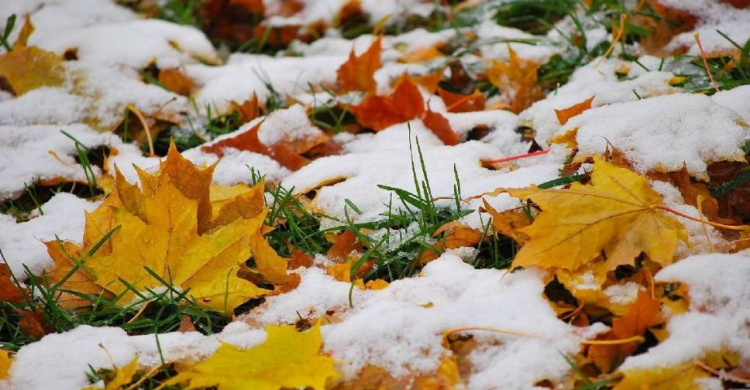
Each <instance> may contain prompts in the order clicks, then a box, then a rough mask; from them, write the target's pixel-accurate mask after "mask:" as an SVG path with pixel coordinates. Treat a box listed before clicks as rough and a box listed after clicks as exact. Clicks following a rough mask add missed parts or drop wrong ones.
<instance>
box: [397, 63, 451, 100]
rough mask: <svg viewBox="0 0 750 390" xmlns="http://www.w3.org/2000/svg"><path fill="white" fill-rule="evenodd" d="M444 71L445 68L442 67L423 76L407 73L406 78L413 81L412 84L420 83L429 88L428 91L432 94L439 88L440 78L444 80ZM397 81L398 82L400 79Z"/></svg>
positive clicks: (426, 88)
mask: <svg viewBox="0 0 750 390" xmlns="http://www.w3.org/2000/svg"><path fill="white" fill-rule="evenodd" d="M444 71H445V68H441V69H438V70H436V71H434V72H432V73H428V74H425V75H421V76H412V75H409V74H407V75H406V78H407V79H408V80H409V81H411V82H412V84H415V85H419V86H421V87H422V88H424V89H425V90H427V92H429V93H430V94H433V93H435V91H436V90H437V89H438V85H439V84H440V80H442V78H443V72H444ZM402 77H403V76H402ZM399 80H400V79H399ZM396 82H398V80H397V81H396Z"/></svg>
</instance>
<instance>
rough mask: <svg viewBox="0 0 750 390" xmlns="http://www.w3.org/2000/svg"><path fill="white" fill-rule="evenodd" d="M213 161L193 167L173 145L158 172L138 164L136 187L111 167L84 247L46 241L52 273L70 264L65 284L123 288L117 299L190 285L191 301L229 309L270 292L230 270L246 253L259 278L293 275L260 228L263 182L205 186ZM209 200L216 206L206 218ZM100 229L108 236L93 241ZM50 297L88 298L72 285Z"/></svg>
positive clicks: (108, 290) (76, 302) (69, 303)
mask: <svg viewBox="0 0 750 390" xmlns="http://www.w3.org/2000/svg"><path fill="white" fill-rule="evenodd" d="M213 167H214V166H211V167H208V168H202V169H201V168H197V167H195V166H194V165H192V163H190V162H189V161H187V160H186V159H184V158H183V157H182V156H181V155H180V154H179V153H178V152H177V151H176V149H175V148H174V147H172V148H171V149H170V152H169V154H168V156H167V160H166V161H165V162H163V163H162V164H161V170H160V171H159V172H157V173H155V174H150V173H147V172H145V171H142V170H138V174H139V177H140V179H141V185H142V187H143V190H141V189H139V188H138V187H137V186H135V185H133V184H130V183H128V182H126V181H125V179H124V178H123V177H122V175H121V174H120V173H119V171H116V173H115V179H114V191H113V192H112V193H111V194H110V196H109V197H108V198H107V199H106V200H105V201H104V202H103V203H102V205H101V206H100V207H99V208H97V209H96V210H94V211H93V212H92V213H89V214H87V215H86V227H85V230H84V239H83V246H80V245H77V244H74V243H71V242H62V243H58V242H48V243H47V250H48V253H49V254H50V256H51V257H52V258H53V260H54V261H55V267H54V268H53V269H52V270H50V271H48V276H49V278H50V280H52V281H60V280H62V279H63V278H64V277H65V276H66V275H68V274H69V273H71V271H73V270H74V268H78V270H77V271H75V272H73V274H72V275H71V277H70V278H69V279H68V280H66V281H65V282H64V284H63V288H64V289H67V290H72V291H77V292H81V293H84V294H89V295H94V296H96V295H98V294H101V293H104V294H108V295H109V294H114V295H122V299H123V302H128V301H131V300H133V299H134V298H135V297H136V293H135V292H136V291H145V290H148V289H153V288H157V287H160V286H161V285H162V284H163V281H167V282H168V283H170V284H172V285H174V286H176V287H177V288H181V289H183V290H184V289H188V288H189V289H190V293H189V295H190V296H191V297H192V298H194V299H195V300H196V301H197V302H198V303H200V304H202V305H205V306H208V307H211V308H213V309H217V310H223V311H225V312H227V313H231V311H232V310H233V309H234V308H235V307H236V306H238V305H239V304H241V303H243V302H245V301H246V300H248V299H249V298H252V297H255V296H258V295H261V294H264V293H266V292H268V291H267V290H264V289H261V288H259V287H257V286H255V285H254V284H253V283H251V282H249V281H247V280H244V279H242V278H240V277H239V276H238V275H237V272H238V270H239V269H240V267H241V266H244V262H245V261H246V260H247V259H248V258H250V256H251V253H252V255H253V257H254V261H255V264H256V265H257V271H258V272H259V273H260V274H261V276H262V277H263V278H264V280H265V281H267V282H269V283H273V284H285V283H292V282H294V281H296V279H297V276H296V275H291V276H290V275H287V273H286V264H287V260H286V259H285V258H282V257H280V256H278V255H277V254H276V252H275V251H274V250H273V248H271V246H270V245H269V244H268V242H266V240H265V238H264V237H263V229H262V228H263V223H264V221H265V218H266V215H267V213H268V209H267V208H266V207H265V204H264V199H263V188H264V184H263V183H262V182H261V183H258V184H257V185H256V186H254V187H252V188H249V187H245V188H237V187H236V186H235V187H233V188H222V187H220V186H211V184H210V183H211V174H212V173H213ZM211 188H213V189H214V190H215V191H216V194H215V195H214V196H213V198H214V200H215V201H216V202H217V204H216V205H214V204H212V202H211V198H212V196H211V193H210V191H211ZM202 205H205V206H204V207H202ZM214 206H215V207H216V209H217V210H218V211H217V212H216V218H211V216H212V214H213V210H212V209H213V207H214ZM201 224H204V225H205V226H206V227H204V228H201ZM107 234H111V236H110V237H109V239H107V240H104V241H103V244H101V243H100V242H101V241H102V240H103V238H105V236H106V235H107ZM97 245H100V246H97ZM94 248H96V250H95V251H94V250H93V249H94ZM147 269H148V270H147ZM154 275H156V276H154ZM160 279H161V280H160ZM123 281H124V282H123ZM128 285H129V286H130V287H128ZM132 290H135V291H132ZM57 299H58V300H59V301H60V303H61V304H62V305H64V306H65V307H69V308H80V307H82V306H86V305H87V304H89V302H88V301H87V300H86V299H84V298H82V297H79V296H76V295H73V294H65V293H63V294H61V295H60V296H58V297H57Z"/></svg>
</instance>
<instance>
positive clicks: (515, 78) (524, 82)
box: [487, 45, 544, 113]
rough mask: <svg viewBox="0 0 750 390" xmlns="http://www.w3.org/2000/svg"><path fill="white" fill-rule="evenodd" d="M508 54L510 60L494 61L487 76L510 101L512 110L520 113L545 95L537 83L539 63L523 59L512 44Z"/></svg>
mask: <svg viewBox="0 0 750 390" xmlns="http://www.w3.org/2000/svg"><path fill="white" fill-rule="evenodd" d="M508 55H509V57H510V58H509V59H508V62H500V61H492V67H491V68H490V69H488V70H487V78H488V79H489V80H490V82H491V83H492V85H494V86H496V87H498V89H500V92H501V93H502V94H503V96H504V97H505V98H506V99H507V100H508V101H509V102H510V109H511V111H513V112H515V113H520V112H521V111H523V110H524V109H526V108H527V107H529V106H531V104H532V103H534V102H535V101H537V100H539V99H541V98H542V97H543V96H544V95H543V94H542V89H541V87H539V85H538V84H537V83H536V77H537V74H536V72H537V69H538V68H539V65H538V64H537V63H536V62H534V61H532V60H524V59H521V58H520V57H519V56H518V54H516V52H515V50H513V48H511V47H510V45H508Z"/></svg>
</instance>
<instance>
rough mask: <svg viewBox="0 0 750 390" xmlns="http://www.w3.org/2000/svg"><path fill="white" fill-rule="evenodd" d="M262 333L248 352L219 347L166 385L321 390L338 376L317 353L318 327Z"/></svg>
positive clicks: (226, 389) (272, 329) (269, 329)
mask: <svg viewBox="0 0 750 390" xmlns="http://www.w3.org/2000/svg"><path fill="white" fill-rule="evenodd" d="M266 332H267V337H266V341H265V342H264V343H263V344H260V345H257V346H255V347H253V348H250V349H246V350H243V349H240V348H237V347H235V346H233V345H231V344H222V345H221V346H220V347H219V349H218V350H216V352H215V353H214V355H213V356H211V357H210V358H208V359H207V360H206V361H203V362H200V363H197V364H195V365H191V366H189V367H188V368H187V369H185V370H184V371H181V372H180V373H179V374H177V376H175V377H174V378H172V379H171V380H169V381H168V382H167V383H168V384H176V383H184V384H187V389H195V388H200V387H210V386H216V387H217V388H218V389H219V390H278V389H280V388H305V387H311V388H313V389H324V388H325V384H326V380H327V379H328V378H331V377H336V376H338V373H336V371H335V370H334V360H333V359H332V358H330V357H328V356H325V355H322V354H321V351H320V350H321V346H322V343H323V338H322V336H321V334H320V325H316V326H314V327H313V328H312V329H310V330H308V331H305V332H297V330H296V329H295V328H294V326H275V325H269V326H268V327H267V328H266Z"/></svg>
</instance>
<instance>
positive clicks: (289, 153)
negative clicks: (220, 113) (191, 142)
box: [201, 121, 328, 171]
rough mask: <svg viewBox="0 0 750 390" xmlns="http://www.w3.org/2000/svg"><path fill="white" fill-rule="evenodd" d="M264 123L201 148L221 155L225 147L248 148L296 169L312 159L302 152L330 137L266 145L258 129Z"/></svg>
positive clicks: (322, 136) (261, 122)
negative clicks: (304, 155) (260, 137)
mask: <svg viewBox="0 0 750 390" xmlns="http://www.w3.org/2000/svg"><path fill="white" fill-rule="evenodd" d="M262 124H263V121H259V122H258V123H257V124H256V125H255V126H253V127H251V128H250V129H249V130H247V131H244V132H241V133H238V134H236V135H233V136H232V137H230V138H225V139H223V140H221V141H217V142H214V143H212V144H210V145H204V146H202V147H201V150H202V151H204V152H209V153H213V154H215V155H217V156H219V157H221V156H223V155H224V152H223V151H222V149H223V148H227V147H231V148H235V149H238V150H247V151H250V152H255V153H260V154H263V155H266V156H268V157H271V158H272V159H274V160H276V161H278V162H279V164H281V165H283V166H284V167H286V168H288V169H291V170H293V171H296V170H297V169H300V168H302V167H303V166H305V165H307V163H309V162H310V160H308V159H307V158H305V157H302V156H300V154H301V153H304V152H306V151H308V150H310V149H311V148H312V147H314V146H316V145H319V144H322V143H324V142H325V141H326V140H327V139H328V137H326V136H325V135H324V134H323V135H321V137H315V138H311V139H307V140H300V141H287V142H278V143H276V144H274V145H265V144H264V143H262V142H261V141H260V139H259V138H258V131H259V130H260V127H261V125H262Z"/></svg>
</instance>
